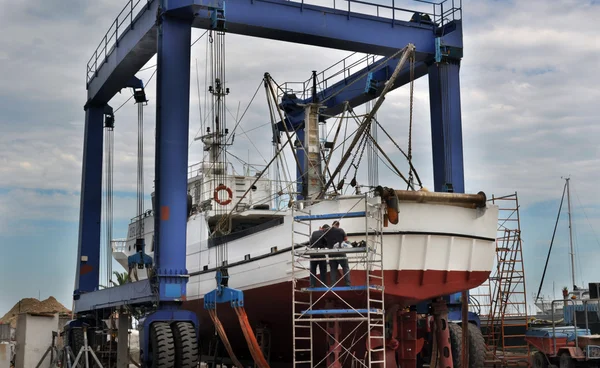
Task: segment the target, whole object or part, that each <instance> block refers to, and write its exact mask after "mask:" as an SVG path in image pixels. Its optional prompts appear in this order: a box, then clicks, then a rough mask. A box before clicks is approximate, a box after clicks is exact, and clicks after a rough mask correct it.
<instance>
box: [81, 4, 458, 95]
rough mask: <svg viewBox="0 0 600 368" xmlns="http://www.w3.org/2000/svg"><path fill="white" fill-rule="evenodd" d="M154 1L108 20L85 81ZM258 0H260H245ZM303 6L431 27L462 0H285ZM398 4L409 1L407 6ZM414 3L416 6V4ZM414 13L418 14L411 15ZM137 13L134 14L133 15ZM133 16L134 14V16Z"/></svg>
mask: <svg viewBox="0 0 600 368" xmlns="http://www.w3.org/2000/svg"><path fill="white" fill-rule="evenodd" d="M154 1H158V0H128V1H127V4H126V5H125V7H123V9H122V10H121V12H119V14H118V15H117V17H116V18H115V20H114V21H113V22H112V24H111V25H110V27H109V28H108V31H107V32H106V33H105V35H104V37H103V38H102V40H101V41H100V44H99V45H98V47H96V50H95V51H94V53H93V54H92V56H91V57H90V59H89V61H88V63H87V70H86V82H87V83H88V84H89V82H90V81H91V80H92V79H93V78H94V77H95V76H96V73H97V72H98V70H99V69H100V67H101V66H102V65H103V64H104V63H105V62H106V60H107V59H108V56H109V55H110V54H111V53H112V52H113V50H114V49H115V48H116V47H118V42H119V36H120V35H122V34H123V33H124V32H126V31H127V29H133V28H134V26H135V22H136V20H137V19H139V17H140V16H141V15H142V14H143V13H144V12H146V11H148V9H150V4H152V2H154ZM248 1H260V0H248ZM287 1H289V2H294V3H299V4H300V8H301V9H302V8H303V7H304V5H317V6H322V7H327V8H331V9H334V10H338V11H342V12H344V13H346V14H347V15H348V18H350V16H351V14H352V13H354V14H364V15H372V16H376V17H379V18H383V19H389V20H390V23H391V24H392V25H394V24H395V23H396V21H407V22H412V23H416V24H420V25H425V26H431V27H432V28H433V29H434V30H435V28H437V27H441V26H444V25H446V24H448V23H449V22H451V21H453V20H458V19H462V0H382V1H379V2H375V1H373V0H287ZM402 4H410V5H409V6H407V7H404V6H401V5H402ZM417 5H418V6H417ZM415 13H418V14H420V16H419V17H415V16H414V15H415ZM135 14H137V15H135ZM134 15H135V16H134Z"/></svg>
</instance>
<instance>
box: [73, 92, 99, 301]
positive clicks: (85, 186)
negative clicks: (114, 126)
mask: <svg viewBox="0 0 600 368" xmlns="http://www.w3.org/2000/svg"><path fill="white" fill-rule="evenodd" d="M103 117H104V106H96V105H90V104H88V105H86V107H85V132H84V141H83V166H82V174H81V199H80V212H79V241H78V249H77V273H76V278H75V293H74V298H75V299H77V298H78V297H79V294H80V293H86V292H91V291H94V290H97V289H98V283H99V277H100V217H101V213H102V211H101V209H102V147H103V133H104V132H103Z"/></svg>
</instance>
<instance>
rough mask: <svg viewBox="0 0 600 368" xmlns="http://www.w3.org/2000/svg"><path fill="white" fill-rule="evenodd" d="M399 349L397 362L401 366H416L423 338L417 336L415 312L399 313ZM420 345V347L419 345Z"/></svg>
mask: <svg viewBox="0 0 600 368" xmlns="http://www.w3.org/2000/svg"><path fill="white" fill-rule="evenodd" d="M398 340H399V343H400V351H399V352H398V363H399V365H400V367H402V368H416V367H417V354H418V353H419V352H420V351H421V349H422V348H423V339H420V342H419V339H418V338H417V312H401V313H400V336H398ZM419 345H420V347H419Z"/></svg>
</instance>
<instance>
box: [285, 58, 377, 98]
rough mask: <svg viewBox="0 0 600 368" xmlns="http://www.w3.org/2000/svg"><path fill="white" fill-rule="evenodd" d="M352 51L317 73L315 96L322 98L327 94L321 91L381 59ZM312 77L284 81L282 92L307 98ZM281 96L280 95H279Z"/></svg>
mask: <svg viewBox="0 0 600 368" xmlns="http://www.w3.org/2000/svg"><path fill="white" fill-rule="evenodd" d="M361 55H363V54H358V53H356V52H355V53H352V54H350V55H349V56H347V57H345V58H344V59H342V60H340V61H338V62H337V63H335V64H333V65H331V66H330V67H328V68H327V69H325V70H323V71H321V72H319V73H317V96H318V97H319V99H321V100H323V99H324V98H327V97H328V96H324V95H323V94H322V92H323V91H324V90H325V89H327V88H328V87H329V86H332V85H334V84H335V83H338V82H339V81H341V80H345V79H346V78H348V77H350V76H351V75H352V74H354V73H355V72H357V71H359V70H362V69H364V68H367V67H370V66H372V65H373V64H374V63H375V62H377V61H378V60H380V59H381V57H380V56H376V55H365V56H361ZM312 86H313V81H312V77H311V78H309V79H308V80H306V81H304V82H286V83H284V84H283V85H282V86H281V89H282V91H280V92H282V94H283V93H286V94H288V93H295V94H296V97H298V98H300V99H303V100H305V99H308V98H309V97H311V96H312ZM280 97H281V95H280Z"/></svg>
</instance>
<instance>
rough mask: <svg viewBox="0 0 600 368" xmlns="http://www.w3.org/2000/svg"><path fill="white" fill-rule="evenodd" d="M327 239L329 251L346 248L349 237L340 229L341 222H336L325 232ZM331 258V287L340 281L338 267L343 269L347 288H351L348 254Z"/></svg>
mask: <svg viewBox="0 0 600 368" xmlns="http://www.w3.org/2000/svg"><path fill="white" fill-rule="evenodd" d="M325 239H326V241H327V247H328V248H329V249H333V248H344V247H345V245H344V243H345V241H346V240H348V237H347V236H346V232H345V231H344V230H343V229H342V228H340V222H339V221H334V222H333V224H332V227H331V228H330V229H329V230H328V231H326V232H325ZM329 257H330V260H329V267H331V286H334V285H335V284H336V282H337V280H338V265H339V266H340V267H342V272H343V275H344V281H345V283H346V286H350V267H348V258H347V257H346V253H333V254H330V255H329ZM331 258H333V259H331Z"/></svg>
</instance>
